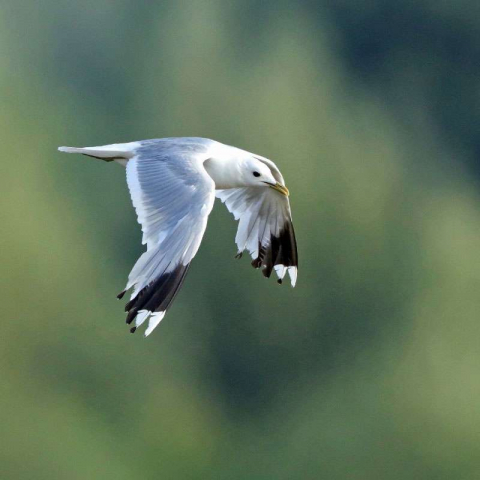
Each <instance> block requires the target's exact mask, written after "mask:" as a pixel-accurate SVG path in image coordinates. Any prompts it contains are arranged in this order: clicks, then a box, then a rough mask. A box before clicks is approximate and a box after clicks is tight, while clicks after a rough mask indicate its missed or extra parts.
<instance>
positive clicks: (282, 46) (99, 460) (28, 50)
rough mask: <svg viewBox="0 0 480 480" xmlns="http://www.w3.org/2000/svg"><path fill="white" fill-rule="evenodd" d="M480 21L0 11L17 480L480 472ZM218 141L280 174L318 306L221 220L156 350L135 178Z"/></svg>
mask: <svg viewBox="0 0 480 480" xmlns="http://www.w3.org/2000/svg"><path fill="white" fill-rule="evenodd" d="M479 35H480V6H479V4H478V2H475V1H469V0H457V1H456V2H439V1H438V0H420V1H417V2H407V1H401V2H398V1H394V0H383V1H380V0H377V1H375V0H371V1H342V0H339V1H336V2H328V1H317V2H314V1H299V2H285V1H277V2H274V1H262V2H260V1H255V0H247V1H242V2H233V1H221V0H205V1H198V2H196V1H194V2H185V1H163V2H137V1H134V0H117V1H111V0H110V1H108V0H95V1H92V0H85V1H83V2H58V1H54V0H44V1H42V2H33V1H25V0H18V1H15V2H13V1H10V2H2V3H1V6H0V58H1V59H2V62H1V67H0V89H1V90H0V91H1V99H2V102H1V108H0V127H1V128H0V138H1V143H2V148H1V156H2V160H1V168H2V171H1V175H0V183H1V192H2V193H1V198H2V233H1V237H0V238H1V249H0V256H1V257H0V258H1V272H2V274H1V277H0V278H1V289H0V300H1V306H2V327H1V333H0V431H1V437H2V442H1V443H2V446H1V448H0V477H1V478H2V479H36V480H40V479H48V480H56V479H62V480H64V479H116V480H124V479H125V480H130V479H132V480H133V479H159V478H161V479H232V480H235V479H247V478H248V479H255V480H257V479H259V480H260V479H279V480H282V479H285V480H286V479H289V480H290V479H319V478H325V479H329V480H336V479H365V480H372V479H374V480H375V479H389V480H397V479H399V480H400V479H412V478H415V479H425V480H428V479H435V480H440V479H448V480H450V479H456V480H457V479H477V478H480V406H479V398H480V321H479V320H480V319H479V312H480V295H479V292H480V262H479V247H480V245H479V238H480V195H479V192H480V190H479V189H480V168H479V163H478V157H479V155H480V134H479V133H478V127H479V120H480V113H479V112H480V108H479V107H480V83H479V78H480V77H479V75H480V43H479V42H478V38H479ZM167 136H205V137H210V138H214V139H217V140H219V141H222V142H224V143H227V144H232V145H236V146H238V147H241V148H244V149H246V150H250V151H253V152H256V153H259V154H261V155H264V156H267V157H269V158H272V159H273V160H274V161H275V162H276V163H277V165H279V167H280V168H281V170H282V172H283V173H284V175H285V177H286V179H287V185H288V186H289V188H290V191H291V202H292V210H293V215H294V222H295V226H296V231H297V237H298V243H299V256H300V262H301V263H300V273H299V281H298V285H297V288H295V289H291V288H290V287H289V286H288V285H287V284H284V285H283V286H282V287H279V286H278V285H277V284H276V283H275V281H273V280H270V281H267V280H265V279H264V278H263V277H262V276H261V275H260V274H259V273H258V272H255V271H254V270H253V269H252V268H251V267H250V266H249V262H248V261H247V260H246V259H245V257H244V259H243V260H240V261H235V260H234V259H233V256H234V254H235V253H236V249H235V245H234V235H235V230H236V224H235V222H234V220H233V218H232V217H231V215H230V214H229V213H228V212H227V211H226V209H225V208H224V207H223V206H222V205H220V204H218V205H216V207H215V209H214V212H213V214H212V215H211V218H210V221H209V228H208V229H207V233H206V235H205V238H204V242H203V244H202V247H201V249H200V252H199V254H198V256H197V258H196V259H195V261H194V262H193V264H192V268H191V270H190V273H189V276H188V278H187V281H186V283H185V286H184V287H183V290H182V291H181V293H180V294H179V296H178V298H177V300H176V302H175V303H174V305H173V307H172V309H171V310H170V312H169V315H167V317H166V318H165V320H164V321H163V322H162V324H161V325H160V326H159V327H158V328H157V330H156V331H155V332H154V334H153V335H152V336H151V337H149V338H148V339H146V340H145V339H144V338H143V336H142V335H141V333H140V334H139V333H137V334H136V335H131V334H130V333H128V329H127V327H126V325H125V324H124V313H123V303H122V302H117V301H116V299H115V295H116V294H117V293H118V292H119V291H120V290H122V288H123V286H124V284H125V281H126V277H127V275H128V273H129V271H130V268H131V267H132V265H133V263H134V262H135V259H136V258H137V257H138V256H139V255H140V253H141V252H142V247H141V245H140V238H141V235H140V229H139V227H138V225H137V224H136V218H135V215H134V211H133V208H132V206H131V204H130V199H129V195H128V190H127V187H126V184H125V181H124V175H125V172H124V170H123V169H122V168H121V167H119V166H117V165H110V164H105V163H103V162H99V161H96V160H93V159H88V158H86V157H81V156H67V155H64V154H60V153H58V152H57V151H56V148H57V146H59V145H75V146H85V145H103V144H108V143H115V142H127V141H132V140H137V139H146V138H157V137H167Z"/></svg>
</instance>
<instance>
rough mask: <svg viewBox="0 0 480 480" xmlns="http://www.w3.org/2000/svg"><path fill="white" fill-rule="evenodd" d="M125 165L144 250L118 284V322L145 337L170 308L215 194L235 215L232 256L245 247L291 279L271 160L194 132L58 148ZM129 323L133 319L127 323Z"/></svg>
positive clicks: (288, 231)
mask: <svg viewBox="0 0 480 480" xmlns="http://www.w3.org/2000/svg"><path fill="white" fill-rule="evenodd" d="M58 150H59V151H61V152H66V153H79V154H82V155H86V156H89V157H93V158H96V159H100V160H104V161H106V162H115V163H118V164H120V165H122V166H123V167H125V168H126V177H127V184H128V188H129V191H130V196H131V199H132V203H133V206H134V208H135V211H136V214H137V218H138V223H139V224H140V225H141V227H142V232H143V236H142V244H144V245H146V251H145V252H144V253H143V254H142V255H141V256H140V258H139V259H138V260H137V262H136V263H135V265H134V267H133V269H132V271H131V272H130V274H129V276H128V282H127V284H126V287H125V288H124V290H122V292H120V294H118V296H117V298H119V299H121V298H122V297H123V296H124V295H125V293H126V292H127V291H128V290H132V293H131V297H130V300H129V301H128V302H127V304H126V305H125V312H126V313H127V318H126V323H127V324H128V325H130V331H131V332H132V333H134V332H135V331H136V329H137V328H139V327H140V326H141V325H143V324H144V323H145V322H147V320H148V325H147V327H146V329H145V331H144V336H148V335H150V333H152V331H153V330H154V329H155V328H156V327H157V326H158V324H159V323H160V321H161V320H162V319H163V317H164V316H165V314H166V312H167V310H168V309H169V307H170V306H171V304H172V302H173V300H174V298H175V296H176V295H177V293H178V291H179V289H180V287H181V286H182V284H183V281H184V280H185V276H186V274H187V272H188V269H189V267H190V263H191V261H192V259H193V257H194V256H195V255H196V253H197V251H198V249H199V247H200V243H201V241H202V237H203V235H204V233H205V229H206V226H207V220H208V216H209V214H210V212H211V211H212V208H213V204H214V201H215V197H217V198H219V199H220V200H221V202H223V203H224V204H225V205H226V207H227V209H228V210H229V211H230V212H231V213H232V214H233V216H234V218H235V220H238V222H239V223H238V230H237V234H236V237H235V242H236V245H237V248H238V251H237V255H236V258H241V256H242V253H243V251H245V250H247V251H248V252H249V253H250V255H251V257H252V262H251V263H252V266H253V267H254V268H257V269H261V271H262V273H263V275H264V276H265V277H270V275H271V273H272V271H275V273H276V275H277V277H278V280H277V282H278V283H280V284H281V283H282V281H283V279H284V277H285V275H286V273H287V272H288V275H289V277H290V280H291V285H292V287H294V286H295V283H296V281H297V270H298V253H297V243H296V238H295V232H294V229H293V224H292V215H291V210H290V201H289V191H288V189H287V187H286V186H285V181H284V179H283V176H282V174H281V173H280V170H279V169H278V168H277V166H276V165H275V163H273V162H272V161H271V160H269V159H267V158H265V157H262V156H260V155H256V154H253V153H250V152H248V151H245V150H242V149H240V148H236V147H232V146H228V145H224V144H222V143H220V142H217V141H215V140H210V139H207V138H200V137H172V138H160V139H152V140H141V141H135V142H130V143H118V144H112V145H104V146H98V147H84V148H77V147H59V148H58ZM132 324H133V325H132Z"/></svg>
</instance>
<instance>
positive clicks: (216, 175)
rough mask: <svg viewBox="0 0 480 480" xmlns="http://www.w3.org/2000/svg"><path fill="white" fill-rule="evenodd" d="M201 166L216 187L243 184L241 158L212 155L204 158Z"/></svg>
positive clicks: (222, 187) (234, 186) (225, 187)
mask: <svg viewBox="0 0 480 480" xmlns="http://www.w3.org/2000/svg"><path fill="white" fill-rule="evenodd" d="M203 166H204V167H205V170H206V171H207V173H208V174H209V175H210V177H212V180H213V181H214V182H215V188H216V189H222V190H223V189H227V188H239V187H244V186H245V185H244V183H243V182H242V174H241V173H242V169H241V160H240V159H238V158H231V157H230V158H218V157H213V158H209V159H208V160H206V161H205V162H204V164H203Z"/></svg>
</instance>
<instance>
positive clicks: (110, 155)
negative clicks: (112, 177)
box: [58, 142, 139, 162]
mask: <svg viewBox="0 0 480 480" xmlns="http://www.w3.org/2000/svg"><path fill="white" fill-rule="evenodd" d="M138 146H139V144H138V143H137V142H131V143H116V144H113V145H104V146H101V147H85V148H77V147H58V150H59V151H60V152H65V153H81V154H82V155H87V156H88V157H93V158H98V159H100V160H104V161H106V162H111V161H113V160H128V159H130V158H132V157H133V156H134V155H135V150H136V148H137V147H138Z"/></svg>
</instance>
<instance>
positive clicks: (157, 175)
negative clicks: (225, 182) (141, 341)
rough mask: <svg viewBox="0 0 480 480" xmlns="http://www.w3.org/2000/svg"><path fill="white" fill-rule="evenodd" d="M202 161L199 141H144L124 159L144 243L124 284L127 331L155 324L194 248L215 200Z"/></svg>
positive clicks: (148, 330) (172, 293) (167, 303)
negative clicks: (194, 145) (196, 143)
mask: <svg viewBox="0 0 480 480" xmlns="http://www.w3.org/2000/svg"><path fill="white" fill-rule="evenodd" d="M189 147H190V146H189ZM204 160H205V158H204V149H203V148H201V146H199V148H198V149H192V148H184V146H183V145H182V144H181V143H179V142H178V141H177V142H170V143H168V142H165V141H162V140H156V141H147V142H143V143H142V145H141V146H140V148H138V149H137V151H136V154H135V156H134V157H133V158H132V159H130V160H129V161H128V164H127V183H128V187H129V190H130V194H131V197H132V202H133V205H134V207H135V210H136V212H137V217H138V222H139V223H140V224H141V226H142V231H143V239H142V242H143V243H144V244H146V245H147V251H146V252H144V253H143V254H142V256H141V257H140V258H139V259H138V261H137V262H136V264H135V266H134V267H133V269H132V271H131V272H130V275H129V277H128V283H127V286H126V288H125V290H128V289H130V288H133V293H132V296H131V299H130V301H129V302H128V303H127V305H126V306H125V311H126V312H128V314H127V323H129V324H130V323H132V322H133V321H134V320H135V326H134V327H132V329H131V331H132V332H133V331H135V329H136V328H137V327H138V326H140V325H141V324H142V323H144V322H145V321H146V320H147V319H148V320H149V325H148V328H147V330H146V332H145V335H148V334H150V333H151V331H152V330H153V329H154V328H155V327H156V325H158V323H159V322H160V320H161V319H162V318H163V316H164V315H165V312H166V311H167V309H168V307H169V306H170V304H171V303H172V301H173V300H174V298H175V295H176V294H177V293H178V290H179V289H180V287H181V285H182V283H183V281H184V279H185V275H186V274H187V271H188V267H189V265H190V262H191V260H192V259H193V257H194V256H195V254H196V253H197V251H198V248H199V246H200V242H201V240H202V237H203V234H204V232H205V228H206V226H207V219H208V215H209V214H210V212H211V210H212V207H213V203H214V199H215V195H214V191H215V185H214V183H213V181H212V179H211V178H210V176H209V175H208V174H207V173H206V171H205V169H204V168H203V161H204ZM123 293H124V292H122V293H121V294H120V295H119V297H120V296H123Z"/></svg>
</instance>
